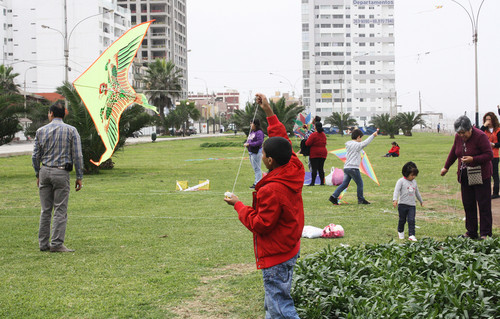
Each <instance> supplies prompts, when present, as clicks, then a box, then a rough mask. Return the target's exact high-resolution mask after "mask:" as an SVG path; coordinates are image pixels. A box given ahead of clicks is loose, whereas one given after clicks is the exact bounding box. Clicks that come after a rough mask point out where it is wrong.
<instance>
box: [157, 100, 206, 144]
mask: <svg viewBox="0 0 500 319" xmlns="http://www.w3.org/2000/svg"><path fill="white" fill-rule="evenodd" d="M200 117H201V113H200V111H199V110H198V109H197V108H196V106H195V104H194V103H193V102H189V101H188V100H183V101H180V103H179V105H177V106H176V107H175V109H173V110H171V111H170V112H169V113H168V115H167V117H166V118H165V126H166V127H175V128H176V129H179V128H181V126H182V127H183V129H182V135H183V136H184V135H185V133H186V131H187V129H189V119H193V120H194V121H197V120H198V119H199V118H200Z"/></svg>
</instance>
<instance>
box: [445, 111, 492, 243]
mask: <svg viewBox="0 0 500 319" xmlns="http://www.w3.org/2000/svg"><path fill="white" fill-rule="evenodd" d="M454 126H455V132H456V133H457V134H456V135H455V141H454V143H453V147H452V148H451V151H450V154H449V155H448V159H447V160H446V163H445V164H444V167H443V169H441V176H444V175H446V173H447V172H448V169H449V168H450V166H451V165H453V163H454V162H455V161H456V160H457V159H458V170H457V175H458V182H459V183H460V185H461V192H462V203H463V205H464V210H465V228H466V229H467V232H466V233H465V234H464V235H462V237H465V238H472V239H486V237H487V236H490V237H491V235H492V215H491V175H492V173H493V168H492V165H491V159H492V158H493V151H492V150H491V145H490V142H489V140H488V137H487V136H486V134H484V132H482V131H481V130H479V129H477V128H475V127H472V123H471V121H470V119H469V118H468V117H467V116H460V117H459V118H458V119H457V120H456V121H455V124H454ZM474 166H481V177H482V179H483V182H482V184H479V185H469V182H468V177H467V167H474ZM477 207H479V219H480V220H479V221H480V228H479V236H480V237H478V234H477V232H478V227H477V224H478V219H477Z"/></svg>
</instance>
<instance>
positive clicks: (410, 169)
mask: <svg viewBox="0 0 500 319" xmlns="http://www.w3.org/2000/svg"><path fill="white" fill-rule="evenodd" d="M401 173H403V176H404V177H408V176H410V175H412V174H413V175H415V176H417V175H418V168H417V165H416V164H415V163H413V162H408V163H406V164H405V165H403V169H402V170H401Z"/></svg>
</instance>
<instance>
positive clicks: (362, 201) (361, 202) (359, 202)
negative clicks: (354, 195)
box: [358, 199, 370, 205]
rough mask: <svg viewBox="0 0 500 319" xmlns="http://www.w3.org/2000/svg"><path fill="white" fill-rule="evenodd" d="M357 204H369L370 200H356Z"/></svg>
mask: <svg viewBox="0 0 500 319" xmlns="http://www.w3.org/2000/svg"><path fill="white" fill-rule="evenodd" d="M358 204H361V205H370V202H369V201H367V200H366V199H363V200H358Z"/></svg>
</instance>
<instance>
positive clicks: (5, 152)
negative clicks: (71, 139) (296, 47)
mask: <svg viewBox="0 0 500 319" xmlns="http://www.w3.org/2000/svg"><path fill="white" fill-rule="evenodd" d="M231 135H232V134H224V133H215V134H195V135H191V136H184V137H182V136H179V137H165V138H163V137H160V138H157V139H156V141H155V143H161V142H167V141H176V140H187V139H193V138H205V137H221V136H231ZM151 142H152V140H151V136H141V137H137V138H133V137H129V138H127V141H126V142H125V145H133V144H140V143H151ZM33 145H34V141H22V142H11V143H9V144H5V145H2V146H0V157H9V156H18V155H31V154H32V153H33Z"/></svg>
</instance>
